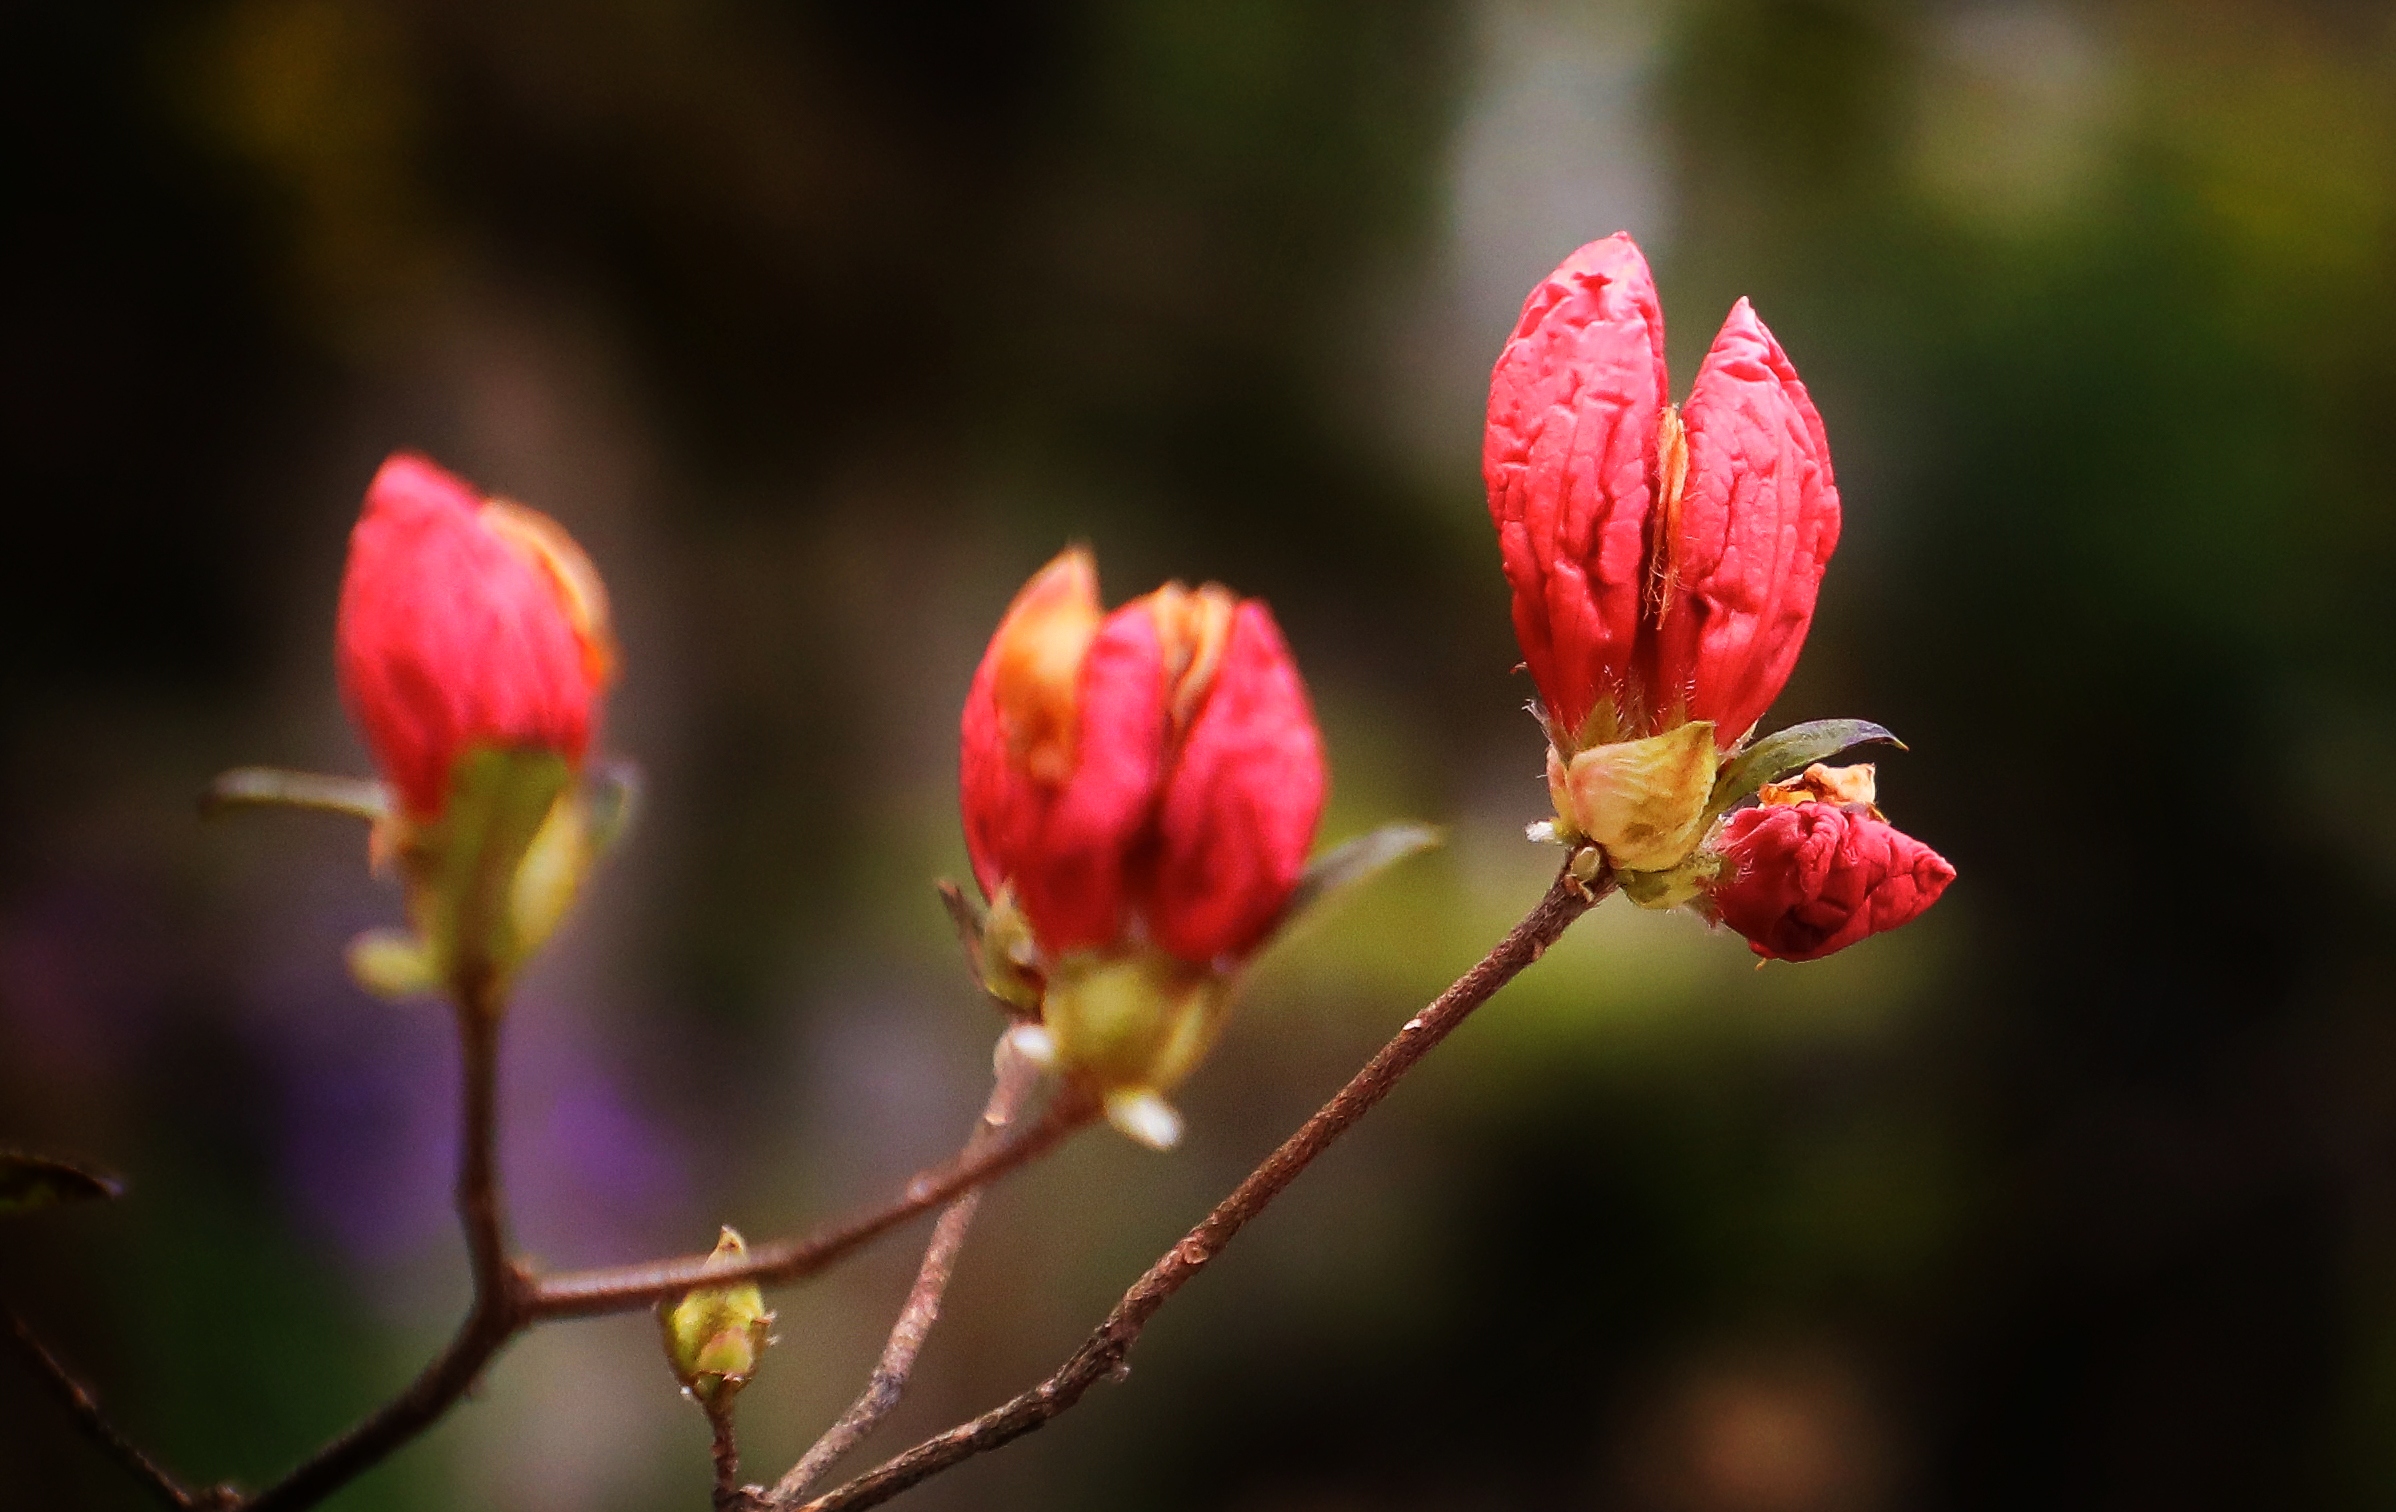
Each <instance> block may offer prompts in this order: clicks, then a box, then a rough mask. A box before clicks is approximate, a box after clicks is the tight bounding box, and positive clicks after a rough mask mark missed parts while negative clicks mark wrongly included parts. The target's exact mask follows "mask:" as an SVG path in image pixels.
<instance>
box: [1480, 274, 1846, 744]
mask: <svg viewBox="0 0 2396 1512" xmlns="http://www.w3.org/2000/svg"><path fill="white" fill-rule="evenodd" d="M1667 393H1668V387H1667V383H1666V376H1665V370H1664V322H1663V314H1662V311H1661V309H1660V308H1659V306H1658V305H1657V302H1656V295H1655V285H1654V283H1653V281H1652V279H1651V278H1650V276H1649V274H1648V270H1647V262H1646V259H1645V258H1643V257H1641V256H1640V254H1639V249H1638V247H1637V245H1636V244H1634V243H1633V242H1632V241H1631V239H1630V237H1629V236H1627V235H1624V234H1619V233H1618V234H1616V235H1614V236H1611V237H1608V238H1606V239H1605V240H1604V241H1599V242H1592V243H1590V244H1589V245H1588V246H1586V247H1583V248H1581V249H1580V250H1579V251H1577V252H1575V253H1574V254H1573V255H1572V256H1570V257H1568V258H1566V259H1565V260H1564V263H1563V265H1562V266H1560V267H1559V268H1557V269H1556V271H1555V272H1554V273H1552V274H1550V275H1549V276H1548V277H1547V279H1546V281H1545V282H1543V283H1541V284H1540V286H1539V287H1538V288H1536V289H1534V290H1532V291H1531V297H1530V299H1529V300H1528V301H1526V302H1525V304H1524V305H1523V313H1522V319H1521V321H1520V323H1519V324H1517V325H1516V327H1515V330H1514V334H1513V336H1512V337H1511V338H1510V339H1509V340H1508V341H1507V343H1506V347H1505V350H1504V351H1503V352H1502V353H1501V354H1500V355H1499V357H1498V361H1497V367H1496V370H1495V371H1494V373H1493V374H1492V375H1491V378H1490V389H1489V427H1488V432H1487V436H1486V440H1485V443H1484V447H1483V452H1482V472H1483V477H1484V480H1485V481H1486V483H1487V484H1488V489H1489V511H1490V516H1491V518H1492V519H1493V520H1494V521H1495V522H1496V524H1497V529H1498V544H1499V549H1500V552H1501V554H1502V556H1503V558H1504V562H1505V568H1506V578H1507V581H1508V582H1509V583H1510V584H1511V585H1512V587H1513V590H1514V626H1515V633H1516V635H1517V636H1518V638H1519V639H1520V640H1521V643H1522V649H1523V657H1524V660H1525V661H1527V662H1528V663H1529V665H1530V669H1531V676H1532V678H1533V680H1534V681H1536V682H1537V683H1538V685H1539V691H1540V696H1541V697H1542V698H1543V699H1544V700H1545V701H1546V704H1547V710H1548V718H1549V721H1550V732H1551V734H1552V736H1553V737H1554V740H1555V742H1556V745H1557V747H1558V749H1559V751H1560V752H1562V753H1563V755H1565V756H1566V757H1567V758H1569V757H1570V756H1571V755H1573V754H1574V753H1576V752H1577V751H1579V750H1580V749H1582V748H1583V747H1585V746H1590V745H1598V744H1606V743H1610V742H1614V741H1619V740H1629V739H1636V738H1640V737H1643V736H1646V735H1651V734H1656V733H1659V732H1662V731H1665V730H1669V729H1672V728H1675V727H1677V726H1678V725H1680V724H1682V723H1684V722H1687V721H1691V720H1712V721H1714V723H1715V725H1716V727H1717V735H1716V738H1717V741H1718V742H1719V744H1720V745H1721V746H1722V747H1723V748H1724V749H1728V748H1729V747H1730V746H1731V745H1733V744H1734V743H1735V742H1736V741H1738V740H1739V739H1741V738H1742V737H1744V736H1745V735H1746V733H1747V732H1748V730H1749V729H1750V728H1751V727H1752V726H1753V725H1754V724H1755V722H1756V721H1757V720H1758V719H1759V718H1761V717H1762V715H1763V713H1764V710H1765V708H1766V707H1767V706H1768V705H1769V704H1770V703H1771V702H1772V700H1773V698H1774V697H1776V696H1777V695H1778V694H1779V692H1780V689H1781V686H1782V684H1784V683H1785V682H1787V681H1788V676H1789V671H1790V669H1791V668H1792V667H1793V666H1794V665H1795V664H1796V660H1797V653H1798V650H1799V648H1800V647H1802V646H1803V644H1804V642H1805V633H1806V630H1807V627H1808V626H1809V625H1810V624H1811V622H1812V619H1813V610H1814V595H1815V590H1816V589H1817V587H1818V586H1819V585H1820V583H1821V580H1822V570H1823V568H1824V566H1825V565H1827V564H1828V562H1829V560H1830V554H1831V551H1832V549H1833V548H1834V547H1835V546H1836V545H1837V544H1838V534H1839V498H1838V490H1837V489H1836V487H1835V486H1833V484H1832V481H1831V472H1830V449H1829V445H1828V443H1827V441H1826V440H1825V438H1824V435H1823V430H1822V422H1821V418H1820V417H1819V416H1818V415H1817V414H1816V413H1815V412H1814V407H1813V403H1812V401H1811V400H1810V399H1808V398H1807V397H1806V392H1805V386H1804V385H1803V384H1802V383H1800V382H1798V380H1797V374H1796V371H1795V370H1794V369H1793V368H1791V367H1790V365H1789V362H1788V359H1787V357H1786V356H1785V355H1783V354H1782V352H1781V350H1780V347H1779V345H1778V344H1777V343H1776V342H1774V341H1773V339H1772V335H1771V333H1770V332H1769V331H1767V330H1765V328H1764V325H1763V322H1762V321H1760V320H1758V319H1757V318H1756V317H1755V312H1754V311H1753V310H1752V309H1750V308H1749V307H1748V305H1747V302H1746V301H1745V300H1741V301H1740V302H1739V304H1738V305H1737V306H1736V307H1735V308H1734V309H1732V311H1731V313H1730V318H1729V319H1728V320H1727V321H1725V322H1724V324H1723V327H1722V331H1721V334H1720V335H1718V336H1717V337H1716V338H1715V340H1714V346H1713V350H1712V351H1710V352H1709V353H1708V354H1707V356H1706V360H1705V363H1704V365H1703V366H1702V367H1701V369H1700V370H1699V372H1698V376H1697V383H1696V387H1695V389H1694V390H1693V391H1692V393H1691V395H1690V398H1689V404H1688V408H1687V410H1686V412H1685V414H1684V413H1682V412H1677V411H1675V410H1674V409H1672V408H1671V407H1670V406H1669V405H1668V404H1667V403H1666V395H1667Z"/></svg>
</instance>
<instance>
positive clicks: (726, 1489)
mask: <svg viewBox="0 0 2396 1512" xmlns="http://www.w3.org/2000/svg"><path fill="white" fill-rule="evenodd" d="M707 1427H708V1431H709V1433H710V1435H711V1441H710V1443H709V1445H708V1456H709V1458H710V1459H711V1460H712V1461H713V1462H714V1464H715V1505H716V1507H717V1508H718V1509H719V1512H728V1509H730V1508H732V1507H736V1506H738V1505H739V1504H740V1502H741V1490H740V1441H739V1440H738V1439H736V1438H734V1437H733V1435H732V1404H731V1403H730V1402H724V1403H721V1404H719V1405H714V1406H710V1407H709V1408H708V1409H707Z"/></svg>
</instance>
